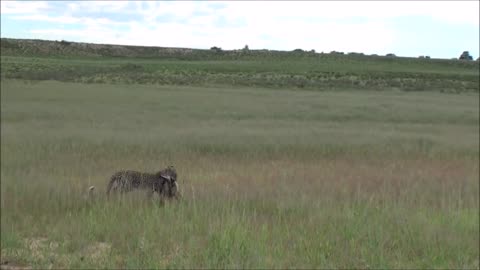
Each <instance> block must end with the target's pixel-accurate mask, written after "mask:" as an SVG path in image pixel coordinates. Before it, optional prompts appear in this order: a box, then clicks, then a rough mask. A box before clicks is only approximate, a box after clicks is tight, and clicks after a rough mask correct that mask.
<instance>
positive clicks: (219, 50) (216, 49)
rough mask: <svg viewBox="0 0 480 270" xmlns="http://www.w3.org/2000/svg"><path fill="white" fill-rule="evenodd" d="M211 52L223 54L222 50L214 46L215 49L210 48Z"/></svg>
mask: <svg viewBox="0 0 480 270" xmlns="http://www.w3.org/2000/svg"><path fill="white" fill-rule="evenodd" d="M210 50H211V51H214V52H221V51H222V48H220V47H215V46H213V47H211V48H210Z"/></svg>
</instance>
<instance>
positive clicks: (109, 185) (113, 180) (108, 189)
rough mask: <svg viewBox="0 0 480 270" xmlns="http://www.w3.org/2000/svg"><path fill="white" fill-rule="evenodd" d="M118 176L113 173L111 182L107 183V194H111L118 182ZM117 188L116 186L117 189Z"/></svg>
mask: <svg viewBox="0 0 480 270" xmlns="http://www.w3.org/2000/svg"><path fill="white" fill-rule="evenodd" d="M117 181H118V177H117V176H116V175H113V176H112V178H110V182H109V183H108V185H107V195H109V194H110V191H111V190H112V187H113V186H114V185H115V184H116V183H117ZM115 189H116V188H114V190H115Z"/></svg>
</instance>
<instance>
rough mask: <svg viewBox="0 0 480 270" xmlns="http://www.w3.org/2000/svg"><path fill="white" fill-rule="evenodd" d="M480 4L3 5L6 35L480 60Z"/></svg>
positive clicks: (41, 3)
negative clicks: (465, 55) (462, 56)
mask: <svg viewBox="0 0 480 270" xmlns="http://www.w3.org/2000/svg"><path fill="white" fill-rule="evenodd" d="M479 3H480V1H479V0H474V1H305V2H302V1H280V2H275V1H265V2H263V1H245V2H241V1H195V2H188V1H176V2H174V1H165V2H164V1H5V0H2V1H1V10H0V14H1V37H2V38H3V37H6V38H27V39H47V40H67V41H76V42H89V43H101V44H121V45H143V46H160V47H182V48H197V49H209V48H210V47H213V46H217V47H221V48H222V49H226V50H232V49H241V48H243V47H245V45H248V46H249V48H250V49H269V50H294V49H303V50H312V49H314V50H315V51H316V52H330V51H341V52H345V53H348V52H358V53H365V54H378V55H385V54H387V53H394V54H396V55H397V56H408V57H417V56H420V55H429V56H431V57H432V58H454V57H456V58H458V57H459V56H460V54H461V53H462V52H463V51H469V52H470V54H471V55H472V56H473V57H474V59H476V58H477V57H479V47H480V44H479V40H480V37H479V35H480V29H479V25H480V22H479V10H480V6H479Z"/></svg>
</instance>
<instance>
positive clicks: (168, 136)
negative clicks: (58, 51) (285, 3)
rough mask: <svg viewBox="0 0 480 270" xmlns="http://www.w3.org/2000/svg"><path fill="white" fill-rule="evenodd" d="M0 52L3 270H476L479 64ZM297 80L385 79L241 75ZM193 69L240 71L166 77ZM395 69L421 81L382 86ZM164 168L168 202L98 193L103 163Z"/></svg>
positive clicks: (109, 167) (108, 167) (104, 176)
mask: <svg viewBox="0 0 480 270" xmlns="http://www.w3.org/2000/svg"><path fill="white" fill-rule="evenodd" d="M2 46H4V45H3V40H2ZM9 46H10V45H9ZM15 52H18V51H10V53H9V54H8V55H5V54H3V50H2V58H1V60H2V69H1V75H2V80H1V162H0V165H1V199H0V202H1V210H2V211H1V238H0V239H1V264H2V267H6V265H7V266H12V265H13V266H28V267H34V268H42V269H44V268H49V267H52V268H195V269H197V268H282V269H283V268H450V269H452V268H469V269H471V268H474V269H478V268H479V255H480V251H479V246H478V243H479V241H480V235H479V226H480V220H479V219H480V217H479V214H478V212H479V190H480V187H479V132H480V130H479V106H480V105H479V93H478V85H477V86H476V87H477V88H476V89H475V88H472V89H470V90H468V89H469V88H468V87H470V86H469V85H473V84H470V83H472V82H475V79H474V76H476V78H477V79H476V80H477V81H478V64H477V66H475V65H470V63H467V64H464V63H463V62H460V61H457V62H452V63H450V64H449V62H441V61H440V62H435V61H433V62H415V61H413V60H412V61H413V62H408V61H406V60H405V59H398V61H393V62H391V63H389V62H388V61H390V60H388V59H387V60H384V59H377V60H372V59H370V60H368V59H367V60H365V61H366V62H365V64H364V65H363V66H365V68H363V69H362V68H360V66H362V65H361V63H362V61H360V60H358V59H357V60H355V57H353V58H348V57H346V58H342V59H343V60H339V61H336V60H332V59H333V58H332V59H331V60H328V59H329V58H328V57H327V58H323V59H324V61H321V62H315V61H316V60H312V59H303V60H302V59H300V58H298V57H297V58H298V59H297V58H296V57H293V56H292V58H290V59H280V60H278V61H276V60H275V59H267V60H268V61H267V60H265V61H264V62H262V61H260V60H259V59H250V60H248V59H244V60H238V61H233V60H226V59H221V60H218V59H213V60H192V59H190V60H185V59H184V60H174V59H163V58H158V59H141V58H139V57H138V56H135V57H132V58H125V57H123V58H122V57H120V58H113V57H96V56H95V57H94V56H92V57H90V58H78V57H77V58H75V57H67V56H62V55H60V56H55V57H53V56H50V57H48V56H45V55H40V56H31V55H24V56H20V55H19V54H18V53H15ZM37 54H38V53H37ZM289 57H290V56H289ZM325 59H327V60H325ZM329 61H330V62H329ZM342 61H345V62H342ZM355 61H358V64H357V65H356V66H355V65H354V66H352V65H351V63H353V62H355ZM419 61H420V60H419ZM425 61H426V60H425ZM329 63H330V64H329ZM422 63H424V66H423V68H422V66H421V65H422ZM445 63H447V64H445ZM37 64H39V65H41V66H42V68H38V67H39V66H36V65H37ZM122 69H123V70H124V71H122V72H123V73H119V70H122ZM27 70H30V71H29V72H27ZM42 70H43V71H42ZM45 70H50V71H49V72H44V71H45ZM65 70H67V71H65ZM68 70H70V71H68ZM99 70H103V71H105V72H104V73H101V74H103V75H99V74H98V73H95V71H99ZM135 70H138V74H148V73H150V74H157V72H158V70H165V73H168V74H183V75H182V76H178V77H172V78H177V79H178V80H176V79H172V81H171V82H167V81H161V80H160V79H158V78H159V77H158V76H157V75H158V74H157V75H155V76H153V75H152V78H154V80H158V81H149V80H145V81H142V80H137V79H136V78H137V77H135V76H136V75H132V74H136V73H135V72H136V71H135ZM309 71H312V72H318V73H320V74H324V73H323V72H330V73H329V74H330V75H329V76H332V77H333V78H334V77H335V76H337V77H338V78H340V77H341V76H340V75H338V74H347V73H348V74H350V73H351V74H357V75H358V74H364V75H363V76H370V77H371V78H380V79H375V80H372V81H375V82H377V81H378V82H380V81H385V83H384V84H383V86H381V85H380V84H379V86H378V87H374V86H372V87H371V88H369V87H368V85H365V86H358V87H356V86H355V85H353V86H352V85H348V86H346V85H344V86H342V85H343V84H341V83H339V81H330V82H329V81H323V84H321V83H319V82H317V83H318V85H319V86H311V87H310V86H308V87H307V86H306V87H303V88H302V87H298V86H295V85H294V84H289V83H288V82H285V83H284V84H281V85H279V86H276V84H274V85H267V86H265V85H263V83H262V79H258V82H259V83H256V84H255V83H253V84H251V85H249V84H248V83H245V82H246V81H248V80H250V79H251V78H255V76H258V74H265V73H269V74H271V76H272V77H275V78H277V77H281V76H284V75H285V74H288V76H290V75H291V74H297V75H298V76H307V75H308V74H309V73H308V72H309ZM42 72H44V73H42ZM57 72H58V74H57ZM62 72H64V73H62ZM69 72H70V73H69ZM349 72H350V73H349ZM197 73H198V74H202V75H201V76H200V77H205V76H206V77H207V78H213V77H215V76H217V77H218V76H221V75H219V74H231V75H232V76H240V77H239V78H242V79H241V80H239V82H241V83H234V82H228V81H208V80H210V79H208V80H207V79H205V80H206V81H200V82H194V81H189V80H186V81H187V82H188V83H184V84H183V85H181V84H182V83H181V81H182V78H186V77H189V76H193V75H192V74H197ZM12 74H17V75H18V74H23V75H19V76H13V75H12ZM52 74H53V75H52ZM65 74H67V75H68V76H71V77H68V76H66V75H65ZM105 74H107V75H105ZM113 74H117V75H118V74H124V75H118V79H115V80H113V79H111V78H114V76H113ZM205 74H209V75H205ZM282 74H283V75H282ZM386 74H387V75H386ZM402 74H408V76H413V77H415V76H416V78H423V79H421V80H423V81H424V82H425V83H426V84H424V85H423V86H422V87H423V88H421V89H417V90H416V91H413V89H410V91H405V90H409V89H408V88H406V87H403V86H401V87H393V86H391V85H393V82H395V80H396V79H398V78H402V77H401V76H403V75H402ZM117 75H115V76H117ZM357 75H355V76H357ZM22 76H23V77H22ZM35 76H37V77H35ZM51 76H58V77H51ZM89 76H90V77H91V78H100V76H103V77H101V78H103V79H102V80H100V81H96V80H94V81H86V79H85V78H87V77H88V78H90V77H89ZM208 76H210V77H208ZM212 76H213V77H212ZM222 76H223V75H222ZM285 76H286V75H285ZM359 76H360V75H359ZM386 76H390V77H386ZM160 78H161V76H160ZM259 78H261V77H259ZM388 78H389V79H388ZM433 78H438V80H439V81H435V79H433ZM452 78H456V79H452ZM152 80H153V79H152ZM275 80H276V79H275ZM449 80H451V81H455V82H454V83H453V84H452V85H450V86H448V87H447V86H439V87H440V88H438V89H437V88H435V86H436V85H438V84H439V82H441V83H442V84H444V83H445V82H446V81H449ZM418 81H420V79H418ZM280 82H281V81H276V83H280ZM329 83H330V84H329ZM427 85H428V86H429V87H427V88H425V87H426V86H427ZM459 85H462V86H461V87H459V88H456V87H457V86H459ZM404 86H406V84H404ZM449 87H451V89H450V90H451V91H450V90H448V91H447V89H449ZM360 90H361V91H360ZM379 90H384V91H379ZM442 92H443V93H442ZM444 92H455V93H456V94H453V93H444ZM170 164H173V165H175V166H176V168H177V170H178V172H179V179H180V187H181V188H182V194H183V200H181V201H180V202H178V203H174V202H171V203H167V204H166V205H164V206H161V205H160V204H159V203H158V200H155V198H154V199H153V200H147V199H146V197H145V196H144V195H145V194H143V193H141V192H138V193H132V194H129V195H127V196H125V197H124V198H122V199H119V198H111V199H106V198H105V196H104V193H105V187H106V183H107V181H108V178H109V176H110V175H111V174H112V173H113V172H115V171H116V170H119V169H135V170H141V171H149V172H153V171H156V170H158V169H161V168H164V167H165V166H167V165H170ZM91 185H94V186H96V193H95V196H94V197H93V198H88V197H87V189H88V187H89V186H91ZM6 262H8V264H5V263H6Z"/></svg>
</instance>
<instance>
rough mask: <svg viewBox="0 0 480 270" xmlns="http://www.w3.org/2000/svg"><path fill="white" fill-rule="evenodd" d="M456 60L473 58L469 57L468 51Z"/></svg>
mask: <svg viewBox="0 0 480 270" xmlns="http://www.w3.org/2000/svg"><path fill="white" fill-rule="evenodd" d="M458 59H460V60H473V57H472V56H471V55H470V53H469V52H468V51H464V52H463V53H462V54H461V55H460V57H459V58H458Z"/></svg>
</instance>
